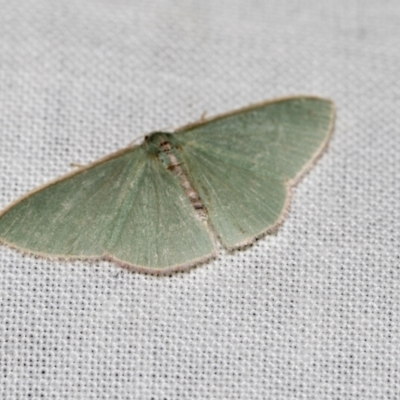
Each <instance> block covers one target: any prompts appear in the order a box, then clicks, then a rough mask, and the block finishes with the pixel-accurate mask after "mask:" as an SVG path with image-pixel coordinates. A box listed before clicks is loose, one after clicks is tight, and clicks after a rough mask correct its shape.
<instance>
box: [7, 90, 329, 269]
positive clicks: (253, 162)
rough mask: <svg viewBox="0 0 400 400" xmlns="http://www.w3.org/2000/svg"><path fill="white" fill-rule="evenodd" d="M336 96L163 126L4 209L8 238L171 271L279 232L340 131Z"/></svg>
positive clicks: (63, 254) (70, 254)
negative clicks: (302, 184)
mask: <svg viewBox="0 0 400 400" xmlns="http://www.w3.org/2000/svg"><path fill="white" fill-rule="evenodd" d="M334 116H335V109H334V104H333V103H332V101H330V100H328V99H323V98H319V97H313V96H296V97H289V98H283V99H278V100H273V101H267V102H263V103H258V104H255V105H252V106H249V107H246V108H243V109H239V110H236V111H233V112H230V113H227V114H224V115H219V116H217V117H214V118H211V119H208V120H205V119H202V120H201V121H199V122H196V123H193V124H190V125H186V126H184V127H182V128H180V129H177V130H176V131H175V132H174V133H166V132H154V133H152V134H150V135H148V136H146V137H145V139H144V140H143V142H142V143H141V144H140V145H132V146H129V147H127V148H124V149H122V150H120V151H118V152H116V153H114V154H111V155H108V156H107V157H105V158H102V159H100V160H98V161H95V162H93V163H92V164H90V165H88V166H84V167H80V168H79V169H77V170H76V171H74V172H72V173H70V174H68V175H66V176H64V177H61V178H59V179H57V180H55V181H53V182H50V183H49V184H47V185H45V186H43V187H40V188H38V189H36V190H33V191H32V192H30V193H28V194H27V195H25V196H23V197H22V198H21V199H19V200H17V201H16V202H14V203H12V204H11V205H10V206H9V207H8V208H6V209H5V210H4V211H3V212H1V213H0V241H1V242H2V243H4V244H6V245H9V246H11V247H14V248H17V249H20V250H22V251H25V252H28V253H31V254H36V255H40V256H47V257H50V258H66V259H108V260H112V261H115V262H116V263H117V264H120V265H123V266H126V267H129V268H133V269H135V270H139V271H143V272H151V273H157V274H160V273H169V272H171V271H175V270H182V269H186V268H189V267H191V266H194V265H196V264H199V263H202V262H205V261H208V260H209V259H211V258H213V257H215V256H216V254H217V251H216V242H217V240H219V241H220V243H221V244H222V246H223V247H224V248H225V249H227V250H234V249H238V248H242V247H244V246H246V245H249V244H251V243H253V242H254V240H255V239H257V238H259V237H261V236H263V235H264V234H266V233H269V232H272V231H274V230H275V229H276V228H277V227H278V225H279V224H280V223H281V222H282V220H283V218H284V216H285V215H286V212H287V209H288V206H289V201H290V197H291V188H292V187H293V186H294V185H295V184H296V183H297V182H298V181H299V179H300V178H301V177H302V176H303V175H304V173H305V172H307V171H308V170H309V169H310V168H311V167H312V165H313V164H314V163H315V161H316V159H317V158H318V157H319V156H320V155H321V153H322V152H323V150H324V149H325V147H326V146H327V143H328V141H329V138H330V136H331V133H332V130H333V123H334Z"/></svg>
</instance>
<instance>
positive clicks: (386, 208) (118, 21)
mask: <svg viewBox="0 0 400 400" xmlns="http://www.w3.org/2000/svg"><path fill="white" fill-rule="evenodd" d="M0 10H1V12H0V208H4V207H5V206H6V205H7V204H9V203H10V202H11V201H13V200H15V199H16V198H18V197H19V196H21V195H23V194H24V193H26V192H27V191H28V190H30V189H32V188H34V187H36V186H38V185H41V184H44V183H46V182H47V181H49V180H50V179H53V178H55V177H57V176H59V175H61V174H64V173H66V172H68V171H70V166H69V164H70V163H71V162H76V163H87V162H90V161H93V160H94V159H96V158H98V157H101V156H104V155H106V154H108V153H109V152H112V151H115V150H117V149H119V148H121V147H124V146H126V145H127V144H128V143H129V142H131V141H132V140H133V139H135V138H136V137H138V136H139V135H142V134H144V133H148V132H150V131H153V130H160V129H173V128H174V127H178V126H180V125H182V124H185V123H188V122H192V121H194V120H196V119H198V118H199V117H200V115H201V114H202V113H203V112H204V111H207V113H208V115H210V116H211V115H215V114H217V113H220V112H226V111H230V110H232V109H234V108H239V107H242V106H245V105H248V104H250V103H253V102H256V101H261V100H265V99H269V98H274V97H280V96H287V95H290V94H316V95H321V96H325V97H330V98H332V99H333V100H334V101H335V102H336V104H337V108H338V118H337V124H336V130H335V134H334V136H333V139H332V142H331V144H330V147H329V149H328V151H327V152H326V153H325V154H324V156H323V157H322V159H321V160H320V161H319V162H318V164H317V165H316V167H315V168H314V169H313V170H312V171H311V172H310V174H308V175H307V177H306V178H305V179H304V180H303V181H302V182H301V183H300V185H299V186H298V187H297V189H296V190H295V193H294V199H293V203H292V206H291V211H290V214H289V217H288V218H287V220H286V221H285V223H284V225H283V226H282V227H281V228H280V229H279V231H278V232H277V234H276V235H273V236H269V237H266V238H265V239H262V240H260V241H259V242H257V243H256V244H255V245H254V246H253V247H251V248H250V249H248V250H246V251H243V252H237V253H235V254H231V255H230V254H226V253H222V254H221V255H220V257H219V258H218V259H217V260H216V261H215V262H212V263H209V264H207V265H203V266H200V267H197V268H195V269H193V270H191V271H190V272H187V273H178V274H175V275H173V276H171V277H161V278H160V277H154V276H147V275H143V274H138V273H132V272H127V271H125V270H122V269H121V268H119V267H117V266H115V265H113V264H111V263H108V262H101V263H90V262H74V263H68V262H49V261H46V260H41V259H36V258H34V257H29V256H24V255H21V254H19V253H18V252H15V251H13V250H10V249H8V248H5V247H4V246H0V296H1V297H0V317H1V319H0V367H1V369H0V398H2V399H6V400H11V399H27V398H30V399H145V400H146V399H148V400H150V399H153V400H174V399H177V400H178V399H363V400H364V399H374V400H376V399H399V398H400V361H399V360H400V350H399V349H400V317H399V312H400V298H399V294H400V269H399V265H400V258H399V257H400V251H399V247H400V233H399V232H400V84H399V80H400V72H399V65H400V39H399V38H400V3H399V2H398V1H396V0H393V1H389V0H385V1H379V2H377V1H372V0H371V1H361V0H360V1H356V0H351V1H338V0H332V1H323V2H322V1H320V0H315V1H314V0H311V1H282V0H279V1H278V0H276V1H261V0H259V1H256V0H254V1H246V0H243V1H240V0H237V1H232V0H224V1H212V0H206V1H198V2H195V1H176V0H175V1H174V0H155V1H151V2H144V1H143V2H140V1H130V2H129V1H124V0H117V1H113V0H62V1H60V0H59V1H51V0H30V1H29V0H19V1H13V2H11V1H8V0H0Z"/></svg>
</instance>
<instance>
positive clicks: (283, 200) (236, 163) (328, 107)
mask: <svg viewBox="0 0 400 400" xmlns="http://www.w3.org/2000/svg"><path fill="white" fill-rule="evenodd" d="M333 120H334V105H333V103H332V102H331V101H330V100H325V99H320V98H314V97H294V98H289V99H283V100H278V101H274V102H269V103H264V104H260V105H257V106H253V107H249V108H247V109H244V110H241V111H238V112H235V113H232V114H227V115H225V116H220V117H217V118H215V119H213V120H210V121H209V122H206V123H200V124H198V125H193V126H188V127H187V128H183V129H182V130H180V133H179V134H177V135H176V139H177V142H178V143H179V148H180V150H181V157H182V160H183V166H184V168H185V172H186V173H187V174H188V177H189V180H190V181H191V183H192V185H193V187H194V188H195V189H196V190H197V191H198V193H199V195H200V198H201V200H202V202H203V204H204V205H205V208H206V210H207V212H208V215H209V219H210V221H211V224H212V227H213V228H214V230H215V231H216V233H217V235H218V236H219V238H220V240H221V241H222V243H223V245H224V246H225V247H227V248H229V249H232V248H236V247H240V246H243V245H246V244H248V243H251V242H252V241H253V240H254V238H255V237H257V236H259V235H261V234H262V233H264V232H266V231H269V230H272V229H273V228H274V227H275V226H277V224H278V223H279V222H280V221H281V220H282V218H283V215H284V212H285V209H286V208H287V205H288V200H289V199H288V198H289V195H290V193H289V190H290V186H292V185H293V184H295V183H296V181H297V180H298V179H299V178H300V177H301V175H302V174H303V173H304V172H305V171H306V170H307V169H308V168H310V166H311V165H312V164H313V162H314V161H315V160H316V158H317V157H318V156H319V155H320V154H321V152H322V150H323V149H324V148H325V146H326V144H327V142H328V140H329V137H330V134H331V131H332V128H333Z"/></svg>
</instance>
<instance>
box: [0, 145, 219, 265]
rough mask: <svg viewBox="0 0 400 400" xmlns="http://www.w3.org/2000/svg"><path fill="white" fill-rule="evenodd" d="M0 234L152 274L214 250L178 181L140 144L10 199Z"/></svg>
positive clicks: (35, 249) (20, 244)
mask: <svg viewBox="0 0 400 400" xmlns="http://www.w3.org/2000/svg"><path fill="white" fill-rule="evenodd" d="M0 240H1V241H3V242H6V243H7V244H9V245H11V246H13V247H17V248H20V249H22V250H26V251H28V252H30V253H36V254H40V255H50V256H55V257H62V258H69V257H72V258H82V259H84V258H100V257H106V258H112V259H114V260H116V261H119V262H120V263H122V264H125V265H128V266H135V267H137V268H138V269H142V270H146V271H155V272H157V271H165V270H172V269H179V268H184V267H185V266H189V265H192V264H195V263H198V262H199V261H202V260H205V259H207V258H209V257H211V256H212V255H213V254H214V253H215V250H214V244H213V243H212V240H211V238H210V235H209V232H208V231H207V229H206V227H205V225H204V224H203V223H202V222H201V221H200V220H199V219H198V218H197V216H196V213H195V211H194V209H193V207H192V205H191V203H190V201H189V200H188V198H187V196H186V194H185V192H184V190H183V188H182V187H181V184H180V182H179V179H178V178H177V177H176V176H174V175H173V174H171V173H170V172H169V171H167V170H166V169H165V168H164V167H163V166H162V165H161V163H160V162H159V161H158V160H157V159H155V158H154V157H151V156H149V154H148V153H147V152H146V151H144V149H143V148H142V147H136V148H133V149H126V150H123V151H121V152H118V153H116V154H114V155H112V156H109V157H107V158H106V159H104V160H100V161H99V162H96V163H94V164H92V165H91V166H89V167H87V168H84V169H82V170H80V171H77V172H75V173H73V174H70V175H67V176H66V177H64V178H61V179H59V180H57V181H55V182H53V183H51V184H49V185H47V186H45V187H43V188H41V189H39V190H36V191H34V192H32V193H30V194H28V195H27V196H25V197H23V198H22V199H21V200H19V201H17V202H16V203H14V204H12V205H11V206H10V207H9V208H8V209H6V210H5V211H4V212H3V213H2V214H1V215H0Z"/></svg>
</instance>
